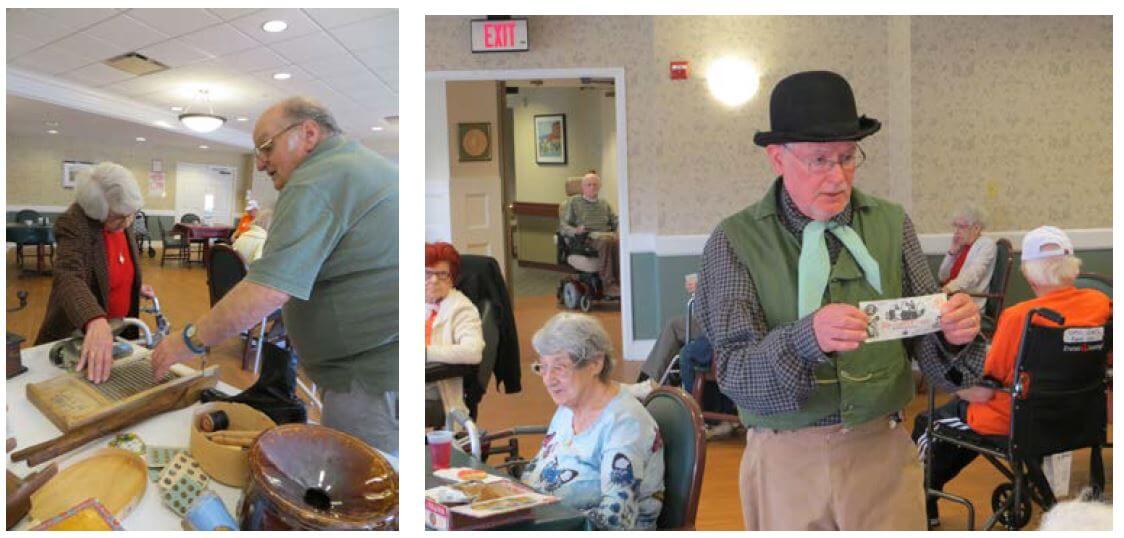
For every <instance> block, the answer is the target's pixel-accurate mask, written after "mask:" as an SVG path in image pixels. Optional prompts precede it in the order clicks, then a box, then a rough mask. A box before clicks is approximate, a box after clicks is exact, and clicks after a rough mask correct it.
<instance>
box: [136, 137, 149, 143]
mask: <svg viewBox="0 0 1124 538" xmlns="http://www.w3.org/2000/svg"><path fill="white" fill-rule="evenodd" d="M147 140H148V139H147V138H145V137H143V136H138V137H137V142H146V141H147Z"/></svg>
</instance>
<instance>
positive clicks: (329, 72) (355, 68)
mask: <svg viewBox="0 0 1124 538" xmlns="http://www.w3.org/2000/svg"><path fill="white" fill-rule="evenodd" d="M301 67H304V68H305V70H307V71H308V72H309V73H312V74H313V75H314V76H315V77H317V78H330V77H343V76H347V75H354V74H356V73H362V72H364V71H366V70H367V67H366V66H364V65H363V64H362V63H361V62H360V61H359V60H356V59H355V58H353V57H352V56H351V55H350V54H346V53H345V54H343V55H340V56H335V57H332V58H321V59H319V60H316V61H311V62H303V63H301Z"/></svg>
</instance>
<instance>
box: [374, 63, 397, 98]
mask: <svg viewBox="0 0 1124 538" xmlns="http://www.w3.org/2000/svg"><path fill="white" fill-rule="evenodd" d="M375 74H376V75H378V77H379V78H381V79H382V80H383V82H386V83H387V85H388V86H390V88H391V89H392V90H394V93H398V70H397V69H388V70H383V71H376V72H375Z"/></svg>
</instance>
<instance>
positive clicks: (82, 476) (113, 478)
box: [30, 448, 148, 522]
mask: <svg viewBox="0 0 1124 538" xmlns="http://www.w3.org/2000/svg"><path fill="white" fill-rule="evenodd" d="M147 485H148V467H147V466H146V465H145V463H144V460H143V459H141V457H140V456H138V455H136V454H133V453H132V452H129V451H128V450H121V449H120V448H103V449H100V450H98V451H96V452H94V453H93V454H91V455H90V457H88V458H86V459H83V460H81V461H78V462H76V463H74V464H72V465H70V466H69V467H67V468H65V469H63V470H61V471H59V474H57V475H55V477H54V478H52V479H50V480H48V481H47V483H46V484H43V487H42V488H39V491H36V492H35V493H33V494H31V512H30V515H31V519H33V520H34V521H37V522H41V521H45V520H47V519H49V518H51V517H54V516H56V515H58V514H61V513H62V512H64V511H66V510H67V509H69V508H71V507H73V506H74V505H76V504H78V503H80V502H82V501H84V500H86V499H89V498H90V497H94V498H96V499H97V500H98V501H99V502H101V503H102V504H103V505H105V507H106V509H108V510H109V511H110V512H111V513H113V515H114V516H116V517H117V519H118V520H122V519H125V516H127V515H128V514H129V511H130V510H132V509H133V507H134V506H136V504H137V502H138V501H140V499H141V497H143V496H144V489H145V487H146V486H147Z"/></svg>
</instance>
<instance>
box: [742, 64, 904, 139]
mask: <svg viewBox="0 0 1124 538" xmlns="http://www.w3.org/2000/svg"><path fill="white" fill-rule="evenodd" d="M769 123H770V124H771V125H770V127H771V128H772V130H771V131H768V132H760V131H759V132H758V133H757V134H755V135H753V143H754V144H757V145H758V146H768V145H769V144H785V143H788V142H835V141H838V140H861V139H863V138H866V137H867V136H869V135H872V134H874V133H876V132H878V130H879V129H881V128H882V123H881V122H879V121H878V120H876V119H874V118H868V117H866V116H862V117H859V115H858V113H856V112H855V94H854V93H853V92H852V91H851V85H850V84H847V80H846V79H844V78H843V77H841V76H839V74H838V73H832V72H831V71H805V72H803V73H796V74H795V75H789V76H788V77H785V78H784V79H783V80H781V81H780V82H778V83H777V86H776V87H775V88H773V95H772V96H771V97H770V98H769Z"/></svg>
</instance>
